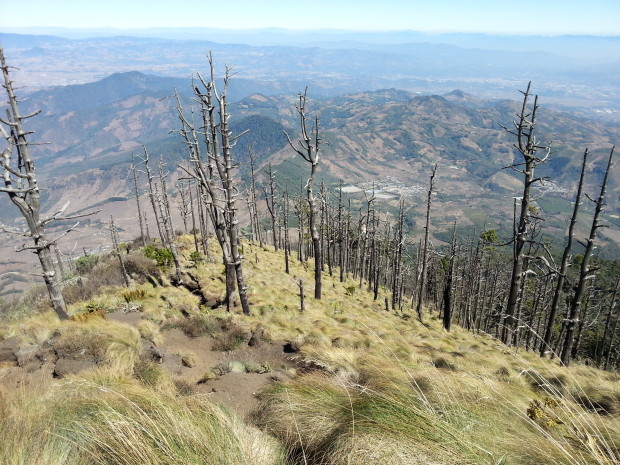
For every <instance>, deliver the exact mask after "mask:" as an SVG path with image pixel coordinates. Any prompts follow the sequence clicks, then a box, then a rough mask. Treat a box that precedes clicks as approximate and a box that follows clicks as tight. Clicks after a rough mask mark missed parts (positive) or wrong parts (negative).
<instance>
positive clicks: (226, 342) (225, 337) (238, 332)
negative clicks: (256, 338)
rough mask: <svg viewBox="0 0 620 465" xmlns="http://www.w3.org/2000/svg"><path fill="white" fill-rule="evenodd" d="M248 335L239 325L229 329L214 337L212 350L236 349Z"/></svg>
mask: <svg viewBox="0 0 620 465" xmlns="http://www.w3.org/2000/svg"><path fill="white" fill-rule="evenodd" d="M248 338H249V335H248V334H247V332H246V331H245V330H243V329H242V328H239V327H235V328H232V329H229V330H228V331H226V332H224V333H223V334H221V335H219V336H217V337H216V338H215V342H214V343H213V350H217V351H220V352H228V351H231V350H235V349H237V348H238V347H239V346H241V344H243V343H244V342H246V341H247V340H248Z"/></svg>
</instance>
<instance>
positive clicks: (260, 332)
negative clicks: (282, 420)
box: [248, 325, 265, 347]
mask: <svg viewBox="0 0 620 465" xmlns="http://www.w3.org/2000/svg"><path fill="white" fill-rule="evenodd" d="M264 338H265V330H264V329H263V327H262V326H261V325H258V326H257V327H256V329H255V330H254V331H252V336H251V337H250V340H249V341H248V345H249V346H250V347H260V346H261V342H262V341H263V340H264Z"/></svg>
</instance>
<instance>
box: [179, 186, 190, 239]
mask: <svg viewBox="0 0 620 465" xmlns="http://www.w3.org/2000/svg"><path fill="white" fill-rule="evenodd" d="M176 188H177V191H178V192H179V197H178V198H177V208H178V209H179V213H180V214H181V221H183V231H185V234H187V233H188V232H189V231H188V229H187V222H188V221H189V217H190V214H191V213H190V203H189V189H190V187H189V184H188V185H186V186H184V185H183V180H179V181H178V182H177V183H176Z"/></svg>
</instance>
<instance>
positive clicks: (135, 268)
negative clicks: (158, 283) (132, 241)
mask: <svg viewBox="0 0 620 465" xmlns="http://www.w3.org/2000/svg"><path fill="white" fill-rule="evenodd" d="M125 269H126V270H127V273H129V274H130V275H131V276H132V277H133V278H134V279H136V280H138V281H140V282H144V281H146V280H147V279H148V278H149V277H150V276H157V275H159V269H158V268H157V262H156V261H155V260H153V259H150V258H148V257H145V256H144V255H141V254H132V255H129V256H128V257H126V258H125Z"/></svg>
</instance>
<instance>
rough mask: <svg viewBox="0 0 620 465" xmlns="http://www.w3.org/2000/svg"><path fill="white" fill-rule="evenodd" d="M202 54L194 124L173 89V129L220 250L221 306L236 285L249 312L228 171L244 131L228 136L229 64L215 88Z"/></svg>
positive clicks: (233, 187)
mask: <svg viewBox="0 0 620 465" xmlns="http://www.w3.org/2000/svg"><path fill="white" fill-rule="evenodd" d="M208 60H209V68H210V77H209V79H207V80H205V79H204V78H203V77H202V75H201V74H200V73H198V82H193V86H192V87H193V90H194V100H195V101H196V102H197V103H198V105H199V109H200V115H199V118H200V124H199V125H196V123H195V122H194V120H193V117H187V116H186V115H185V112H184V110H183V106H182V105H181V101H180V98H179V97H178V95H177V102H178V105H177V112H178V116H179V119H180V121H181V129H180V130H179V131H178V132H179V133H180V134H181V136H182V138H183V141H184V142H185V146H186V148H187V151H188V154H189V162H190V166H191V169H189V170H187V173H188V174H189V175H190V176H191V177H193V178H194V179H196V181H197V182H198V183H199V184H200V187H201V188H202V190H203V193H204V196H205V198H204V201H205V204H206V207H207V211H208V214H209V217H210V219H211V224H212V225H213V228H214V229H215V236H216V238H217V241H218V244H219V245H220V249H221V250H222V259H223V262H224V266H225V270H226V305H227V308H228V309H229V310H230V307H231V305H232V304H233V298H234V294H235V291H236V292H237V293H238V295H239V302H240V304H241V308H242V310H243V313H244V314H246V315H250V314H251V311H250V304H249V301H248V296H247V286H246V284H245V278H244V275H243V265H242V263H243V260H242V257H241V253H240V244H239V242H240V238H239V220H238V217H237V216H238V215H237V206H236V203H237V200H238V197H239V192H238V189H237V183H236V182H235V180H234V176H233V175H234V173H233V171H234V168H235V166H236V165H235V164H234V163H233V159H232V150H233V147H234V146H235V142H236V140H237V139H238V138H239V137H241V136H242V135H243V134H245V132H244V133H241V134H239V135H236V136H233V134H232V131H231V130H230V127H229V120H230V113H229V110H228V100H227V96H226V92H227V89H228V84H229V80H230V76H231V70H230V68H228V67H227V68H226V74H225V77H224V87H223V89H222V91H221V92H219V91H218V90H217V87H216V84H215V66H214V64H213V56H212V55H211V53H209V55H208ZM246 132H247V131H246Z"/></svg>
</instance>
